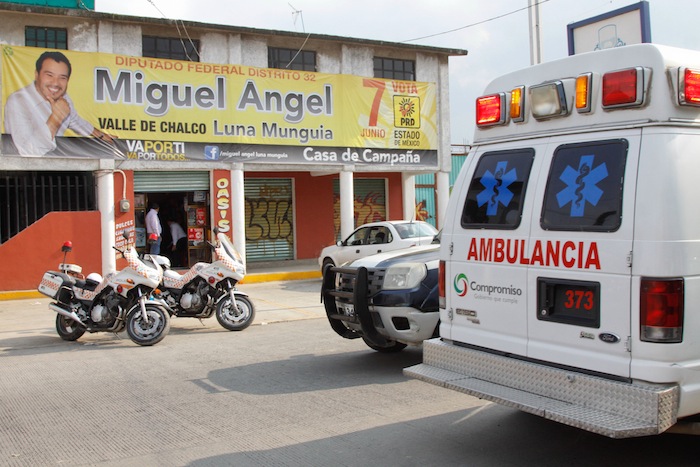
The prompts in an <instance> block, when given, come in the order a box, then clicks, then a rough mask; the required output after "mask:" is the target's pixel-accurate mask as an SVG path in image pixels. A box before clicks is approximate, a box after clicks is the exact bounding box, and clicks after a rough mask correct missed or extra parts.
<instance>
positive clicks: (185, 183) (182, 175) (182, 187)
mask: <svg viewBox="0 0 700 467" xmlns="http://www.w3.org/2000/svg"><path fill="white" fill-rule="evenodd" d="M197 190H206V191H209V172H208V171H204V172H202V171H197V172H195V171H177V172H163V171H158V172H134V192H136V193H146V192H151V193H154V192H159V193H164V192H168V191H197Z"/></svg>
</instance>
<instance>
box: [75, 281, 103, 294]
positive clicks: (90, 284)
mask: <svg viewBox="0 0 700 467" xmlns="http://www.w3.org/2000/svg"><path fill="white" fill-rule="evenodd" d="M98 285H100V283H99V282H96V281H94V280H92V279H75V286H76V287H78V288H80V289H83V290H90V291H93V290H95V289H96V288H97V286H98Z"/></svg>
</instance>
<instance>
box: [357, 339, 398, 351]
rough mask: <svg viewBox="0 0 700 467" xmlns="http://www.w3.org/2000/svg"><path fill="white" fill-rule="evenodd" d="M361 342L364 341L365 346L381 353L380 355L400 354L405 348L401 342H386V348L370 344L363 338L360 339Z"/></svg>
mask: <svg viewBox="0 0 700 467" xmlns="http://www.w3.org/2000/svg"><path fill="white" fill-rule="evenodd" d="M362 340H363V341H365V344H367V346H368V347H369V348H370V349H372V350H376V351H377V352H381V353H396V352H401V351H402V350H403V349H405V348H406V344H402V343H401V342H396V341H388V342H387V344H388V346H387V347H379V346H378V345H375V344H372V343H371V342H369V341H368V340H367V339H365V338H364V337H363V338H362Z"/></svg>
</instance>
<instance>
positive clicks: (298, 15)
mask: <svg viewBox="0 0 700 467" xmlns="http://www.w3.org/2000/svg"><path fill="white" fill-rule="evenodd" d="M287 5H289V7H290V8H291V9H292V16H294V26H296V25H297V18H301V30H302V31H303V32H306V28H305V27H304V15H302V14H301V10H297V9H296V8H295V7H294V5H292V4H291V3H287Z"/></svg>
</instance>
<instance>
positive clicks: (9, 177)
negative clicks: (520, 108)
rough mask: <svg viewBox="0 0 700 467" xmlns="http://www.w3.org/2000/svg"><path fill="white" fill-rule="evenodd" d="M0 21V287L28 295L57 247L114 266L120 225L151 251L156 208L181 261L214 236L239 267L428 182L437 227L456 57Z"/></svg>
mask: <svg viewBox="0 0 700 467" xmlns="http://www.w3.org/2000/svg"><path fill="white" fill-rule="evenodd" d="M0 20H1V21H2V22H1V25H0V43H1V44H2V45H0V47H2V51H3V54H2V83H1V86H2V104H3V127H2V129H3V131H2V136H1V138H2V144H1V150H2V153H0V197H2V198H3V203H2V207H0V209H2V213H1V214H0V268H2V272H3V273H2V276H3V278H5V277H8V280H7V281H5V280H3V283H2V284H0V290H25V289H26V290H29V289H33V288H35V287H36V285H37V283H38V281H39V280H40V278H41V274H42V273H43V272H44V271H45V270H46V269H48V268H55V267H57V265H58V263H60V262H62V261H63V260H64V253H62V252H61V245H62V244H63V243H64V241H67V240H70V241H71V242H72V243H73V251H72V252H71V253H70V256H68V257H67V259H66V261H68V262H73V263H77V264H81V265H82V266H83V269H84V271H86V272H90V271H101V272H102V273H108V272H111V271H114V270H115V269H117V268H118V267H119V266H120V263H119V262H118V261H119V260H118V259H117V256H116V255H115V252H114V250H113V249H112V246H114V245H116V246H121V245H122V244H123V243H124V240H123V239H122V236H121V234H122V232H123V231H127V232H129V233H130V235H131V240H133V241H135V242H136V245H137V247H138V248H141V249H144V250H145V248H147V242H146V226H145V215H146V213H147V212H148V211H149V209H150V208H151V206H152V205H154V204H157V205H158V206H159V207H160V209H159V217H160V221H161V225H162V229H163V233H162V237H163V243H162V248H163V250H162V251H163V252H164V253H167V254H168V255H171V256H172V259H173V261H174V262H175V263H177V264H179V265H181V266H183V267H186V266H190V265H192V264H194V263H195V262H197V261H208V260H209V259H210V254H211V253H210V249H209V247H208V245H207V243H206V241H207V240H208V239H210V238H211V231H212V229H213V228H218V229H219V230H221V231H224V232H226V233H227V234H229V235H230V236H231V237H232V239H233V241H234V243H235V245H236V247H237V248H238V249H239V251H241V253H242V254H244V256H245V258H246V260H247V261H248V262H249V263H250V262H255V261H271V260H280V261H283V260H294V259H311V258H316V257H317V256H318V254H319V252H320V250H321V249H322V248H323V247H324V246H326V245H328V244H331V243H333V242H335V241H336V240H337V239H339V238H344V237H346V236H347V235H349V234H350V233H351V232H352V230H353V229H354V227H355V226H357V225H360V224H362V223H365V222H369V221H375V220H384V219H390V220H392V219H403V218H415V217H416V210H417V204H416V176H421V175H425V174H431V175H430V177H431V180H432V182H431V183H432V184H433V186H434V187H435V190H436V192H437V195H436V196H435V197H434V198H433V199H435V200H436V201H435V202H434V204H435V206H434V209H435V212H436V213H435V215H434V216H433V217H434V218H435V219H436V220H437V224H438V226H439V224H440V213H441V212H444V210H445V207H446V203H447V198H448V196H449V183H450V172H451V171H452V163H453V157H452V154H451V150H450V140H449V107H448V87H449V83H448V58H449V57H450V56H455V55H465V54H466V51H464V50H459V49H444V48H435V47H427V46H415V45H407V44H398V43H387V42H379V41H370V40H363V39H352V38H342V37H335V36H326V35H314V34H300V33H292V32H281V31H272V30H259V29H250V28H243V27H233V26H223V25H212V24H203V23H194V22H181V21H177V22H173V21H170V20H160V19H150V18H140V17H130V16H122V15H113V14H106V13H98V12H95V11H92V10H86V9H71V8H54V7H41V6H31V7H29V6H26V5H19V4H11V3H0ZM47 51H48V52H51V54H50V55H43V54H44V52H47ZM57 51H58V52H59V53H60V55H56V54H55V52H57ZM61 57H64V58H65V63H67V64H68V65H67V66H66V64H65V63H64V60H63V58H61ZM40 61H41V66H40V65H39V62H40ZM47 64H50V65H52V66H54V67H55V69H51V70H49V69H48V68H47V67H46V66H45V65H47ZM66 67H67V69H68V72H67V73H65V72H63V74H67V76H64V78H63V79H64V82H63V84H60V83H58V84H54V83H52V82H51V81H50V80H51V79H58V78H56V76H59V77H60V76H61V74H62V72H61V70H65V69H66ZM56 70H58V71H56ZM37 83H39V84H37ZM42 86H43V89H44V90H43V91H42V90H41V89H42ZM62 87H63V92H64V94H63V96H62V98H61V97H60V96H59V95H60V94H61V92H62V91H61V88H62ZM66 89H67V91H66ZM35 90H37V91H38V92H39V94H36V95H37V96H39V97H32V96H35V94H33V93H34V92H35ZM42 95H43V97H44V99H45V100H46V101H49V103H48V104H47V103H46V102H45V101H44V100H43V99H42ZM68 96H69V97H68ZM32 99H34V100H32ZM27 102H32V104H31V105H33V106H35V108H34V110H33V114H32V115H29V116H24V115H23V111H24V110H23V109H25V108H26V107H28V106H29V105H30V104H27ZM63 102H67V103H66V106H68V107H66V109H64V113H66V112H68V109H70V115H71V117H69V118H66V119H65V120H62V127H61V125H56V126H57V128H53V127H52V126H51V122H52V120H55V119H58V120H60V118H59V117H56V115H59V113H58V110H57V109H58V108H60V107H61V105H62V103H63ZM18 103H19V104H18ZM42 106H43V110H41V109H40V108H41V107H42ZM40 112H44V113H43V114H42V113H40ZM69 120H70V122H69ZM44 123H46V126H45V125H44ZM58 123H61V122H60V121H59V122H58ZM47 127H48V129H47ZM419 217H420V215H419ZM170 222H176V223H178V224H180V226H181V227H183V230H184V231H185V233H186V236H187V242H186V247H185V248H184V250H178V253H175V251H174V250H175V249H174V248H171V247H170V239H171V237H170V229H169V223H170ZM174 255H177V256H174Z"/></svg>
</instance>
